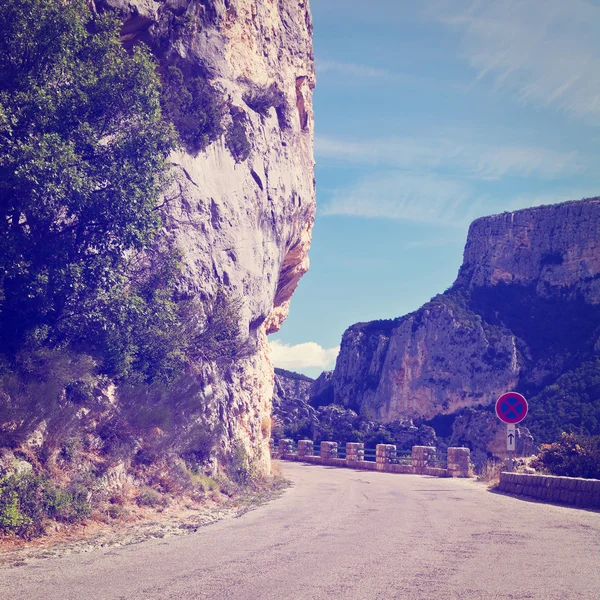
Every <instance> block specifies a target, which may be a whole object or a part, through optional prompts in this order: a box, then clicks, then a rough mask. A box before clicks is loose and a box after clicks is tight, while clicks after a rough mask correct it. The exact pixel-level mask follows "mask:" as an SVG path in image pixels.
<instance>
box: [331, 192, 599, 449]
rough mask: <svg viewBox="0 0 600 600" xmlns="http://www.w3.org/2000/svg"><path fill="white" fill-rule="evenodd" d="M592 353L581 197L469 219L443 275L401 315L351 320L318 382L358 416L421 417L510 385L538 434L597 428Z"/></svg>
mask: <svg viewBox="0 0 600 600" xmlns="http://www.w3.org/2000/svg"><path fill="white" fill-rule="evenodd" d="M599 353H600V199H599V198H591V199H587V200H581V201H573V202H566V203H563V204H556V205H551V206H541V207H537V208H530V209H526V210H520V211H516V212H511V213H504V214H501V215H494V216H490V217H484V218H481V219H478V220H476V221H474V222H473V223H472V224H471V227H470V229H469V234H468V238H467V243H466V246H465V251H464V260H463V264H462V266H461V268H460V271H459V274H458V277H457V279H456V281H455V283H454V284H453V285H452V287H451V288H450V289H448V290H447V291H446V292H444V293H443V294H441V295H439V296H436V297H435V298H433V299H432V300H431V301H430V302H428V303H427V304H425V305H424V306H423V307H422V308H420V309H419V310H417V311H415V312H413V313H411V314H408V315H406V316H404V317H401V318H397V319H393V320H389V321H374V322H371V323H358V324H356V325H352V326H351V327H350V328H349V329H348V330H346V332H345V333H344V335H343V338H342V343H341V349H340V354H339V356H338V359H337V363H336V367H335V370H334V371H333V373H332V375H331V376H330V377H329V380H328V383H327V385H326V386H325V387H323V386H322V387H321V389H320V390H319V394H320V395H321V396H323V395H325V396H326V397H328V398H329V400H330V401H331V403H335V404H337V405H341V406H343V407H345V408H350V409H352V410H355V411H356V412H357V413H359V414H360V415H361V416H363V417H364V418H367V419H373V420H378V421H382V422H389V421H393V420H396V419H416V420H420V421H423V422H426V421H428V420H431V419H433V418H436V417H438V416H439V415H455V414H457V413H458V412H459V411H461V409H464V408H465V407H475V408H480V409H484V410H487V411H488V412H489V410H490V409H491V405H492V404H493V402H494V401H495V400H496V398H497V397H498V396H499V395H500V394H501V393H502V392H504V391H508V390H516V391H519V392H521V393H523V394H525V396H526V397H527V398H528V399H529V400H530V406H531V415H530V417H529V418H528V419H527V421H526V422H524V425H527V427H529V428H530V429H531V430H532V432H533V433H534V435H535V437H536V439H537V441H542V442H543V441H550V440H551V439H554V438H556V436H557V435H558V434H560V431H561V430H563V429H570V428H572V429H575V430H577V431H584V432H588V433H600V401H599V398H600V388H599V385H598V381H600V366H599V362H598V361H597V360H596V357H597V356H598V354H599ZM578 386H579V387H578ZM582 386H583V388H585V389H582ZM574 392H576V394H575V393H574Z"/></svg>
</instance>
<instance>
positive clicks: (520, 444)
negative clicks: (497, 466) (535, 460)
mask: <svg viewBox="0 0 600 600" xmlns="http://www.w3.org/2000/svg"><path fill="white" fill-rule="evenodd" d="M448 445H449V446H451V447H454V446H466V447H468V448H470V449H471V460H472V461H473V463H474V464H475V466H476V467H478V468H480V467H481V466H482V465H483V464H484V463H485V461H486V460H487V459H488V457H489V456H495V457H497V458H500V459H505V458H507V457H508V451H507V449H506V425H504V424H503V423H502V422H501V421H500V420H499V419H498V418H497V417H496V415H495V414H494V413H493V412H491V411H489V410H485V411H484V410H475V409H466V410H464V411H462V412H461V414H460V415H459V416H458V417H457V418H456V420H455V421H454V423H453V425H452V436H451V438H450V441H449V444H448ZM537 450H538V446H537V445H536V443H535V442H534V439H533V437H532V435H531V433H530V432H529V429H527V428H526V427H521V426H517V427H516V440H515V456H531V455H532V454H534V453H535V452H536V451H537Z"/></svg>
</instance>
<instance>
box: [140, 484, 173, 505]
mask: <svg viewBox="0 0 600 600" xmlns="http://www.w3.org/2000/svg"><path fill="white" fill-rule="evenodd" d="M136 502H137V503H138V505H139V506H149V507H150V508H157V507H160V506H163V507H164V506H165V505H166V499H165V498H164V497H163V496H162V494H160V493H159V492H157V491H156V490H155V489H153V488H151V487H143V488H142V489H141V490H140V493H139V494H138V497H137V498H136Z"/></svg>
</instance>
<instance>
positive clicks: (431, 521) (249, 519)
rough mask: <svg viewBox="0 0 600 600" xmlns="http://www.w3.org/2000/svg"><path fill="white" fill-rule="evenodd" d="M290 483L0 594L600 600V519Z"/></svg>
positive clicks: (400, 479)
mask: <svg viewBox="0 0 600 600" xmlns="http://www.w3.org/2000/svg"><path fill="white" fill-rule="evenodd" d="M284 470H285V473H286V475H287V476H288V477H289V478H290V479H291V480H292V481H293V483H294V486H293V487H292V488H291V489H289V490H288V491H286V493H285V494H284V496H283V497H282V498H280V499H278V500H275V501H273V502H271V503H270V504H268V505H265V506H262V507H260V508H258V509H256V510H254V511H252V512H250V513H247V514H246V515H244V516H243V517H241V518H238V519H232V520H228V521H221V522H219V523H217V524H215V525H210V526H208V527H205V528H202V529H200V530H198V532H197V533H194V534H190V535H188V536H181V537H173V538H166V539H162V540H150V541H147V542H144V543H141V544H137V545H133V546H127V547H120V548H110V549H106V550H97V551H95V552H92V553H88V554H76V555H70V556H66V557H63V558H58V559H56V558H53V559H39V560H33V561H29V562H28V564H27V565H25V566H22V567H17V568H12V569H4V570H0V597H1V598H2V599H3V600H9V599H10V600H12V599H19V598H23V599H27V600H36V599H40V600H41V599H45V600H52V599H60V600H69V599H73V600H82V599H87V598H90V599H94V600H105V599H106V600H108V599H135V600H137V599H144V600H148V599H167V598H170V599H177V600H184V599H188V598H211V599H213V598H214V599H216V600H230V599H231V600H254V599H257V600H258V599H260V600H262V599H274V600H275V599H277V600H285V599H296V598H297V599H302V600H310V599H317V598H318V599H321V598H326V599H327V600H332V599H338V598H340V599H342V598H343V599H344V600H345V599H369V600H370V599H382V600H383V599H385V600H389V599H391V598H399V599H403V600H404V599H406V600H412V599H419V600H421V599H422V600H438V599H439V600H446V599H452V600H454V599H461V600H462V599H464V600H467V599H468V600H471V599H479V598H484V599H486V600H487V599H502V600H504V599H513V600H516V599H525V598H527V599H530V598H533V599H540V600H555V599H556V600H559V599H560V600H566V599H590V600H598V599H599V598H600V513H598V512H591V511H585V510H578V509H575V508H567V507H561V506H551V505H546V504H541V503H536V502H527V501H523V500H520V499H516V498H512V497H509V496H503V495H500V494H494V493H490V492H488V491H487V490H486V488H485V486H483V485H481V484H478V483H476V482H474V481H470V480H458V479H437V478H432V477H423V476H419V475H394V474H389V473H376V472H375V473H374V472H363V471H354V470H349V469H337V468H327V467H321V466H315V465H303V464H299V463H285V464H284Z"/></svg>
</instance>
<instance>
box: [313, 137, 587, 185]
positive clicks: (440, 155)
mask: <svg viewBox="0 0 600 600" xmlns="http://www.w3.org/2000/svg"><path fill="white" fill-rule="evenodd" d="M315 155H316V156H317V158H328V159H334V160H338V161H342V162H351V163H357V164H365V165H383V166H390V167H395V168H400V169H407V170H415V169H416V170H433V169H449V170H452V171H459V172H460V173H461V174H462V175H465V176H467V177H471V178H473V179H485V180H489V179H499V178H501V177H505V176H519V177H530V176H538V177H542V178H546V179H554V178H557V177H562V176H565V175H573V174H575V173H578V172H580V171H582V170H584V168H585V165H584V163H583V161H581V159H580V158H579V156H578V155H577V153H576V152H560V151H555V150H549V149H546V148H541V147H536V146H519V145H501V144H498V145H493V146H492V145H487V144H483V143H481V142H472V141H469V140H467V141H462V140H460V139H450V138H428V137H425V136H424V137H422V138H409V137H406V138H402V137H394V138H379V139H377V138H375V139H366V140H360V141H352V140H343V139H338V138H331V137H322V136H317V137H316V139H315Z"/></svg>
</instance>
